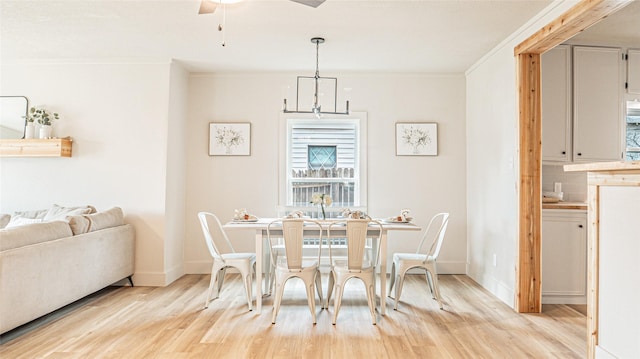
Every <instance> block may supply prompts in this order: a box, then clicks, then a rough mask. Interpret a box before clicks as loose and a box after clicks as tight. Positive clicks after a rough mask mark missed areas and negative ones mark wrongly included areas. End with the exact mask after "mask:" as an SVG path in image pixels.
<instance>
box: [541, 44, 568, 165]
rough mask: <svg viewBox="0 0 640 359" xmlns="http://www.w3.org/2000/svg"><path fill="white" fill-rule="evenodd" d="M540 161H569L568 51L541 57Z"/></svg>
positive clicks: (565, 47)
mask: <svg viewBox="0 0 640 359" xmlns="http://www.w3.org/2000/svg"><path fill="white" fill-rule="evenodd" d="M541 88H542V91H541V102H542V160H543V161H552V162H571V160H572V156H571V100H572V98H571V48H570V47H569V46H568V45H558V46H556V47H555V48H553V49H551V50H549V51H547V52H545V53H544V54H543V55H542V57H541Z"/></svg>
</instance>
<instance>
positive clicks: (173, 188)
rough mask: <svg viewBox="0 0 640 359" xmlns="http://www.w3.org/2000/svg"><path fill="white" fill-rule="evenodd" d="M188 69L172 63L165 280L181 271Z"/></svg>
mask: <svg viewBox="0 0 640 359" xmlns="http://www.w3.org/2000/svg"><path fill="white" fill-rule="evenodd" d="M188 84H189V73H188V72H187V71H186V70H185V69H184V68H183V67H182V66H180V65H179V64H177V63H176V62H173V63H172V64H171V75H170V83H169V104H168V112H169V123H168V131H167V138H166V141H167V173H166V178H167V187H166V196H167V204H166V217H165V223H166V239H165V253H164V255H165V263H164V268H165V273H166V278H165V282H166V283H167V284H168V283H171V282H173V281H174V280H176V279H178V278H180V277H181V276H182V275H183V274H184V233H185V205H186V198H185V196H186V190H187V187H186V182H187V164H186V160H185V158H186V150H187V138H186V134H187V132H186V126H187V101H188V92H189V89H188Z"/></svg>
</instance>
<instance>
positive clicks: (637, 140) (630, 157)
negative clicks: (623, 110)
mask: <svg viewBox="0 0 640 359" xmlns="http://www.w3.org/2000/svg"><path fill="white" fill-rule="evenodd" d="M626 122H627V136H626V139H627V140H626V143H627V161H640V102H637V101H628V102H627V121H626Z"/></svg>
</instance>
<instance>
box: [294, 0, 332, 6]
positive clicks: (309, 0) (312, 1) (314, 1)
mask: <svg viewBox="0 0 640 359" xmlns="http://www.w3.org/2000/svg"><path fill="white" fill-rule="evenodd" d="M291 1H293V2H297V3H298V4H303V5H307V6H311V7H318V6H320V5H322V3H323V2H324V1H325V0H291Z"/></svg>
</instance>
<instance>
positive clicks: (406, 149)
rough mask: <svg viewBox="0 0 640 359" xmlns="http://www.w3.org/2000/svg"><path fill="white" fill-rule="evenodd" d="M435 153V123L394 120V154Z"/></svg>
mask: <svg viewBox="0 0 640 359" xmlns="http://www.w3.org/2000/svg"><path fill="white" fill-rule="evenodd" d="M437 155H438V124H437V123H435V122H396V156H437Z"/></svg>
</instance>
